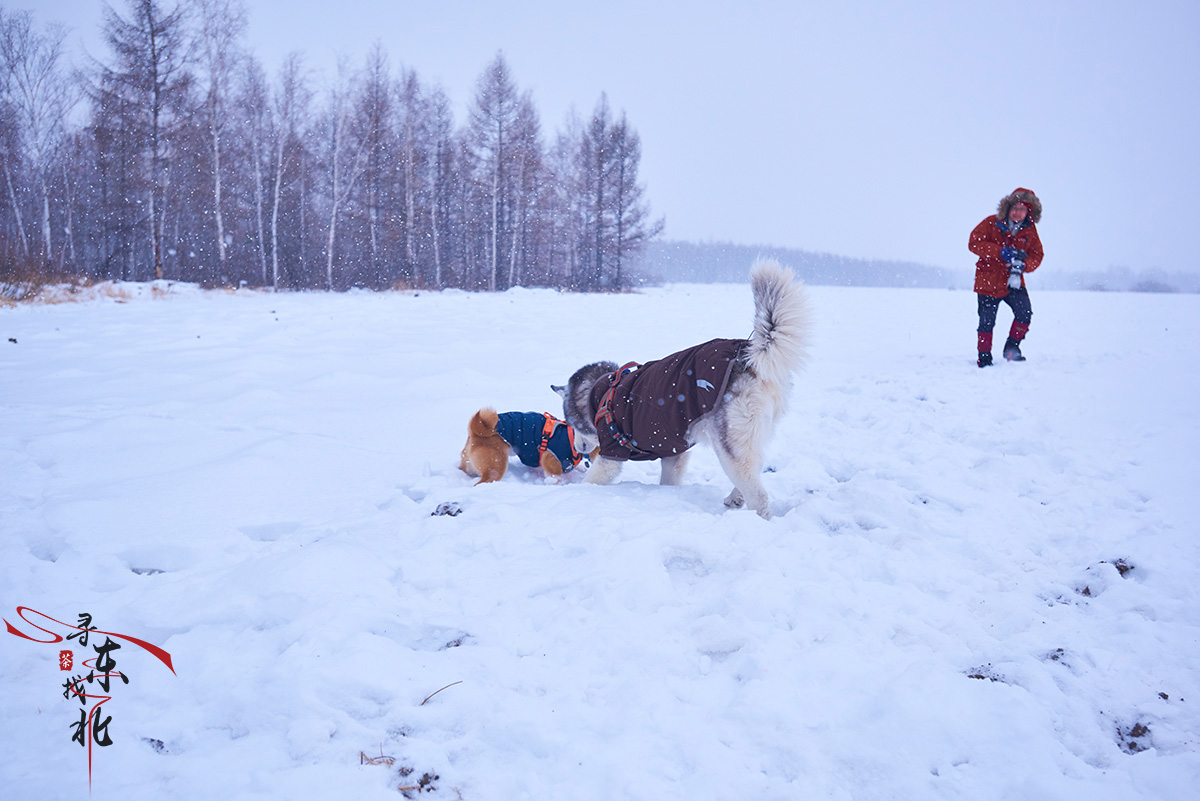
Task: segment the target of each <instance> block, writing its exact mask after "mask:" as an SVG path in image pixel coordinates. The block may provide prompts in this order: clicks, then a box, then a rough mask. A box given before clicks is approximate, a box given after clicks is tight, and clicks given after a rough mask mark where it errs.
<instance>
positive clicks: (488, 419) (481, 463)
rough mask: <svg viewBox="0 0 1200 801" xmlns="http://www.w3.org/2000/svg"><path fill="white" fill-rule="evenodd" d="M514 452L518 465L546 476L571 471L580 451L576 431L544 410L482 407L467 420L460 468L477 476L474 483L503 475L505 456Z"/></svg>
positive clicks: (500, 477) (506, 467)
mask: <svg viewBox="0 0 1200 801" xmlns="http://www.w3.org/2000/svg"><path fill="white" fill-rule="evenodd" d="M509 453H515V454H516V455H517V457H518V458H519V459H520V460H521V464H523V465H525V466H527V467H540V468H541V469H542V470H543V471H545V473H546V475H548V476H561V475H562V474H564V473H569V472H570V471H572V470H574V469H575V468H576V467H577V466H578V465H579V463H580V462H581V461H583V459H584V456H583V454H581V453H579V451H577V450H576V449H575V431H574V429H572V428H571V427H570V426H569V425H567V424H566V423H564V422H563V421H562V420H559V419H557V418H555V417H552V416H551V415H549V414H546V413H544V412H503V413H500V414H497V413H496V410H495V409H492V408H490V407H489V408H484V409H480V410H479V411H477V412H475V414H474V415H472V416H471V420H470V422H468V423H467V444H466V445H464V446H463V449H462V459H461V461H460V462H459V467H460V468H461V469H462V471H463V472H464V473H466V474H467V475H469V476H479V481H477V482H475V484H476V486H478V485H480V484H484V483H487V482H490V481H499V480H500V479H502V478H504V473H505V472H506V471H507V470H508V455H509Z"/></svg>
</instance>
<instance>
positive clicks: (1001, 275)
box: [967, 187, 1042, 367]
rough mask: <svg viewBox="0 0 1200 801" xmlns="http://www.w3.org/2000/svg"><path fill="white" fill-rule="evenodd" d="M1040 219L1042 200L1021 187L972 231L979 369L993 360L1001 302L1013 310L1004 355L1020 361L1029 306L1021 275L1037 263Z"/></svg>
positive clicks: (1027, 322) (1032, 269)
mask: <svg viewBox="0 0 1200 801" xmlns="http://www.w3.org/2000/svg"><path fill="white" fill-rule="evenodd" d="M1041 219H1042V201H1040V200H1038V196H1037V195H1035V194H1034V193H1033V192H1032V191H1030V190H1028V189H1025V188H1024V187H1018V188H1017V189H1014V190H1013V191H1012V192H1011V193H1010V194H1008V195H1005V196H1004V197H1003V198H1001V199H1000V206H999V208H998V209H997V210H996V213H995V214H993V215H991V216H990V217H987V218H986V219H984V221H983V222H981V223H979V225H977V226H975V230H973V231H971V239H970V241H968V243H967V247H969V248H970V249H971V252H972V253H974V254H975V255H976V256H978V257H979V261H977V262H975V293H976V295H977V296H978V298H979V329H978V337H977V339H978V350H979V361H978V362H977V364H978V365H979V366H980V367H987V366H988V365H990V364H991V363H992V329H993V328H995V327H996V311H997V310H998V309H999V308H1000V301H1004V302H1005V303H1007V304H1008V305H1009V307H1010V308H1011V309H1012V311H1013V323H1012V328H1010V329H1009V332H1008V340H1007V341H1006V342H1005V343H1004V358H1005V359H1007V360H1008V361H1010V362H1023V361H1025V357H1024V356H1023V355H1021V341H1022V340H1023V339H1025V334H1026V333H1028V331H1029V323H1030V321H1031V320H1032V319H1033V309H1032V307H1031V306H1030V305H1029V292H1028V291H1027V290H1026V289H1025V273H1031V272H1033V271H1034V270H1036V269H1037V268H1038V265H1040V264H1041V263H1042V240H1041V239H1040V238H1038V232H1037V223H1038V222H1039V221H1040V220H1041Z"/></svg>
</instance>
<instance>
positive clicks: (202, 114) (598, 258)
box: [0, 0, 663, 291]
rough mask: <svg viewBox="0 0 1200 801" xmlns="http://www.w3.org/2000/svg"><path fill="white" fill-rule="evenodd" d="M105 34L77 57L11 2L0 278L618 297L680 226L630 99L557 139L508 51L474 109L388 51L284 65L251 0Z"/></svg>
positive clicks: (215, 1)
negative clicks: (255, 38) (657, 216)
mask: <svg viewBox="0 0 1200 801" xmlns="http://www.w3.org/2000/svg"><path fill="white" fill-rule="evenodd" d="M103 34H104V39H105V42H106V51H105V52H104V53H103V55H99V56H96V57H95V59H94V60H92V61H90V62H89V63H87V64H82V65H76V64H71V63H69V61H68V57H67V54H66V52H65V41H66V31H65V29H63V28H62V27H59V26H57V25H55V24H54V23H44V24H39V22H38V20H37V19H36V18H35V17H34V16H33V15H32V14H31V13H30V12H23V11H6V10H5V9H4V8H3V7H2V6H0V181H3V184H2V185H0V198H2V201H0V282H9V283H11V282H13V281H17V280H30V278H31V277H40V278H42V280H48V277H52V278H55V279H59V278H70V277H82V278H89V279H94V280H104V279H114V280H123V281H148V280H153V279H171V280H179V281H188V282H197V283H200V284H203V285H205V286H261V287H274V288H276V289H327V290H344V289H348V288H351V287H366V288H374V289H384V288H392V287H404V288H442V287H460V288H464V289H470V290H487V291H499V290H504V289H507V288H508V287H512V286H518V285H521V286H552V287H560V288H567V289H573V290H582V291H599V290H611V289H618V288H621V287H622V286H625V285H627V284H628V283H629V281H630V275H629V270H628V266H629V262H630V259H631V257H632V256H633V255H635V254H636V253H638V252H639V251H640V250H641V249H642V248H643V247H644V246H645V245H646V244H647V242H649V241H650V240H652V239H654V238H655V237H657V236H658V235H659V233H660V232H661V230H662V227H663V222H662V221H661V220H654V219H652V217H651V213H650V208H649V204H648V202H647V200H646V195H645V188H644V186H643V185H642V184H641V183H640V181H639V180H638V166H639V161H640V159H641V143H640V141H639V139H638V135H637V132H636V131H635V130H634V128H633V126H632V125H631V124H630V122H629V121H628V120H627V119H626V118H625V115H624V113H616V112H614V110H613V108H612V106H611V105H610V103H609V100H608V98H607V97H605V96H601V97H600V98H599V100H598V101H597V102H596V104H595V107H594V110H593V111H592V114H591V116H590V117H589V118H580V117H579V116H578V115H573V116H572V117H571V118H569V119H567V120H566V121H565V122H564V124H563V127H562V129H561V130H559V131H557V132H555V133H547V132H546V131H545V130H544V129H543V128H542V124H541V121H540V120H539V117H538V111H537V108H536V106H535V105H534V101H533V98H532V96H531V94H530V93H529V92H528V91H522V89H521V87H520V85H519V84H518V82H517V79H516V77H515V76H514V75H513V74H512V72H511V70H510V68H509V65H508V63H507V62H506V60H505V58H504V56H503V54H497V55H495V56H494V57H493V58H492V60H491V62H490V63H487V64H486V67H485V68H484V69H483V71H482V73H481V74H480V76H479V78H478V81H477V84H476V87H475V93H474V96H473V97H471V98H469V99H467V107H468V111H467V113H466V114H465V119H463V120H462V121H461V122H456V120H455V119H454V114H453V112H452V108H453V103H452V99H451V98H449V97H447V96H446V94H445V92H444V91H443V90H442V89H441V88H439V87H438V86H436V85H430V84H428V83H426V82H424V81H422V80H421V77H420V75H419V74H418V73H417V72H416V70H415V69H412V68H409V67H405V66H399V65H398V64H397V63H396V62H394V61H393V60H392V58H391V57H390V55H389V54H388V52H387V51H386V50H385V48H384V47H383V45H377V46H375V48H373V49H372V50H371V51H370V52H369V53H366V54H363V55H362V57H361V60H360V61H359V62H358V63H349V62H347V63H342V64H341V65H340V66H339V68H338V70H337V74H336V75H333V76H316V75H314V74H313V73H312V72H311V71H309V70H308V69H307V68H306V66H305V61H304V56H303V55H302V54H300V53H294V54H292V55H291V56H289V57H288V58H287V59H286V60H285V61H284V63H283V64H282V65H281V66H280V67H279V68H278V69H277V70H276V71H274V72H270V71H268V70H267V69H265V68H264V66H263V65H262V64H261V63H260V62H259V61H258V60H257V59H256V58H255V56H254V55H253V53H252V52H250V50H249V48H248V45H247V42H246V34H247V24H246V13H245V8H244V0H179V2H178V3H172V2H163V1H162V0H120V2H114V3H113V5H112V6H111V7H110V8H109V9H107V11H106V12H105V19H104V23H103ZM487 57H488V56H487V54H483V56H482V57H481V63H483V62H484V61H485V60H486V59H487Z"/></svg>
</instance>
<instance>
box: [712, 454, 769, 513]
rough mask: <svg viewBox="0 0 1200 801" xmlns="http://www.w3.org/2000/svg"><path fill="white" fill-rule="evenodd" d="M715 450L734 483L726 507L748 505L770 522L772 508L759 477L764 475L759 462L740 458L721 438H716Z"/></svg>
mask: <svg viewBox="0 0 1200 801" xmlns="http://www.w3.org/2000/svg"><path fill="white" fill-rule="evenodd" d="M713 450H714V451H716V452H717V459H718V460H719V461H720V462H721V468H722V469H723V470H724V471H725V475H727V476H729V480H730V481H732V482H733V492H731V493H729V495H728V496H727V497H726V498H725V505H726V506H728V507H729V508H730V509H740V508H742V506H743V505H748V506H749V507H750V508H751V509H753V510H754V511H755V512H758V516H759V517H761V518H763V519H764V520H770V519H771V507H770V505H769V503H768V501H769V499H768V497H767V490H766V487H764V486H763V485H762V479H761V478H760V477H759V476H760V475H761V473H762V464H760V462H759V460H758V459H753V458H749V457H746V456H741V457H739V456H738V455H737V454H735V453H734V452H733V451H732V450H731V449H730V448H729V446H728V444H727V443H726V442H724V441H723V438H721V437H716V438H714V441H713Z"/></svg>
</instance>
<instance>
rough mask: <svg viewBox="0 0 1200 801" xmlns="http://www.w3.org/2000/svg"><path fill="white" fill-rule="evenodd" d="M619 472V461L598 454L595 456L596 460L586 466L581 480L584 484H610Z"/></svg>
mask: <svg viewBox="0 0 1200 801" xmlns="http://www.w3.org/2000/svg"><path fill="white" fill-rule="evenodd" d="M620 472H621V463H620V462H618V461H616V460H614V459H605V458H604V457H603V456H598V457H596V461H594V462H592V466H591V467H589V468H588V471H587V475H586V476H584V478H583V482H584V483H585V484H611V483H613V480H614V479H616V477H617V475H618V474H620Z"/></svg>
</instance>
